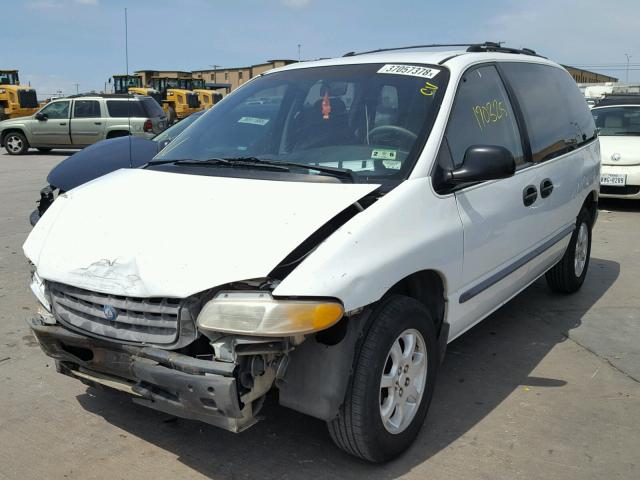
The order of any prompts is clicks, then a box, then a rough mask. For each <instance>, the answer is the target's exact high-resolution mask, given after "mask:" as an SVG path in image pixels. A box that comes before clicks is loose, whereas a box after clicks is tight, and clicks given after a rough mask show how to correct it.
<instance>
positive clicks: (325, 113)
mask: <svg viewBox="0 0 640 480" xmlns="http://www.w3.org/2000/svg"><path fill="white" fill-rule="evenodd" d="M330 113H331V102H330V101H329V90H325V92H324V97H322V119H323V120H329V114H330Z"/></svg>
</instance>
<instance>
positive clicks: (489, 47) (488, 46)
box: [343, 42, 545, 58]
mask: <svg viewBox="0 0 640 480" xmlns="http://www.w3.org/2000/svg"><path fill="white" fill-rule="evenodd" d="M440 47H467V50H466V51H467V52H470V53H471V52H501V53H519V54H522V55H533V56H536V57H542V55H538V54H537V53H536V52H535V51H534V50H531V49H530V48H521V49H518V48H510V47H503V46H502V45H501V44H500V43H499V42H483V43H431V44H428V45H411V46H408V47H395V48H378V49H377V50H368V51H366V52H348V53H345V54H344V55H343V57H353V56H356V55H367V54H369V53H379V52H391V51H395V50H413V49H414V48H440ZM542 58H545V57H542Z"/></svg>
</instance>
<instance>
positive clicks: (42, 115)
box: [36, 112, 47, 122]
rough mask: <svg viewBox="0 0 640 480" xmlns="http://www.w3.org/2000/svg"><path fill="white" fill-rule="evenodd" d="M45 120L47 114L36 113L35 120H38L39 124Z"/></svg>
mask: <svg viewBox="0 0 640 480" xmlns="http://www.w3.org/2000/svg"><path fill="white" fill-rule="evenodd" d="M46 119H47V114H46V113H42V112H38V113H36V120H40V121H41V122H42V121H44V120H46Z"/></svg>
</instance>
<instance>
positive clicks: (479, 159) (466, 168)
mask: <svg viewBox="0 0 640 480" xmlns="http://www.w3.org/2000/svg"><path fill="white" fill-rule="evenodd" d="M515 171H516V161H515V159H514V158H513V154H512V153H511V152H510V151H509V150H508V149H506V148H505V147H502V146H499V145H472V146H471V147H469V148H468V149H467V151H466V152H465V154H464V160H463V161H462V165H461V166H460V167H458V168H456V169H454V170H450V171H449V173H448V175H447V177H448V178H447V181H448V182H449V183H454V184H457V183H472V182H484V181H486V180H497V179H500V178H507V177H511V176H512V175H513V174H514V173H515Z"/></svg>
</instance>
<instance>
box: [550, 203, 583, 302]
mask: <svg viewBox="0 0 640 480" xmlns="http://www.w3.org/2000/svg"><path fill="white" fill-rule="evenodd" d="M590 256H591V215H590V214H589V211H588V210H587V209H585V208H583V209H582V210H580V214H579V215H578V218H577V219H576V228H575V230H574V231H573V234H572V235H571V240H570V241H569V246H567V250H566V251H565V252H564V256H563V257H562V260H560V261H559V262H558V263H557V264H556V265H555V266H554V267H553V268H552V269H551V270H549V271H548V272H547V273H546V275H545V276H546V279H547V283H548V284H549V287H550V288H551V290H553V291H554V292H558V293H574V292H577V291H578V290H579V289H580V287H581V286H582V284H583V283H584V279H585V278H586V276H587V270H588V269H589V257H590Z"/></svg>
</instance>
